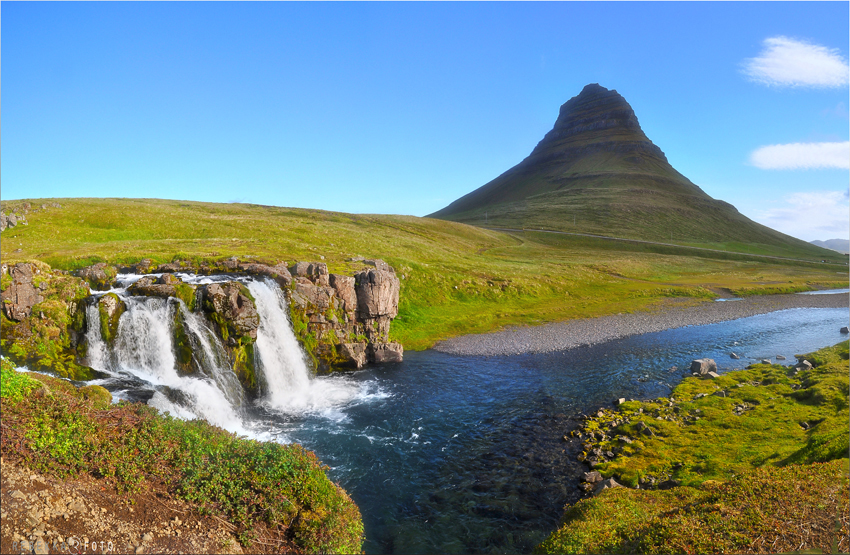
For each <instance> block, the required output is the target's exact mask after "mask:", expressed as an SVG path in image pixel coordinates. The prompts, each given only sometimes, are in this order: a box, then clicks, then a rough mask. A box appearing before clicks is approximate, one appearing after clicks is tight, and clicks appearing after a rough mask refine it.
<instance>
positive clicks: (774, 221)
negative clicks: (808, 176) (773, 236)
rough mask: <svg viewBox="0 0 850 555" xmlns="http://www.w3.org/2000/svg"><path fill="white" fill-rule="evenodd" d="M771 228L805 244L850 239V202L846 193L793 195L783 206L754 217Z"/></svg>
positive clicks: (825, 192)
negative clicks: (832, 239)
mask: <svg viewBox="0 0 850 555" xmlns="http://www.w3.org/2000/svg"><path fill="white" fill-rule="evenodd" d="M754 219H755V220H756V221H757V222H760V223H762V224H764V225H766V226H768V227H772V228H773V229H776V230H778V231H781V232H783V233H787V234H788V235H792V236H794V237H799V238H800V239H803V240H805V241H813V240H815V239H821V240H824V239H831V238H833V237H848V236H850V202H848V194H847V192H846V191H844V192H841V191H814V192H805V193H792V194H790V195H788V196H786V197H784V198H783V199H782V205H781V206H779V207H777V208H771V209H769V210H764V211H762V212H761V213H759V214H757V215H756V217H755V218H754Z"/></svg>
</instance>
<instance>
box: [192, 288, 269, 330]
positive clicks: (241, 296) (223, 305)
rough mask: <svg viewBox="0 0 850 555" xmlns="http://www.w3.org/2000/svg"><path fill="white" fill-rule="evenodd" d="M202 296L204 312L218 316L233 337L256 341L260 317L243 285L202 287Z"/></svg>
mask: <svg viewBox="0 0 850 555" xmlns="http://www.w3.org/2000/svg"><path fill="white" fill-rule="evenodd" d="M203 295H204V310H205V311H207V312H213V313H216V314H218V315H219V316H220V317H221V318H222V319H223V320H224V321H225V322H228V323H229V325H230V326H231V327H232V331H233V332H234V333H235V335H237V336H243V335H247V336H249V337H250V338H251V339H257V328H258V327H259V326H260V316H259V314H257V308H256V307H255V306H254V302H253V301H252V300H251V298H250V297H249V296H248V295H247V288H246V287H245V286H244V285H242V284H240V283H236V282H233V281H228V282H225V283H211V284H209V285H206V286H205V287H204V289H203ZM230 339H234V338H233V337H231V338H230Z"/></svg>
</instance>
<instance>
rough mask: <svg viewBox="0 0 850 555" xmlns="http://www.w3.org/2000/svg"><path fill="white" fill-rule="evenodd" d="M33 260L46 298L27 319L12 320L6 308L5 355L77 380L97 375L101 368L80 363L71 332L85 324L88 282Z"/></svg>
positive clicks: (0, 319)
mask: <svg viewBox="0 0 850 555" xmlns="http://www.w3.org/2000/svg"><path fill="white" fill-rule="evenodd" d="M4 242H5V241H4ZM4 261H5V257H4ZM33 264H34V266H35V268H36V270H37V271H38V272H39V274H38V275H36V276H34V279H33V283H34V285H36V286H37V287H40V288H39V294H40V295H41V296H42V297H43V298H44V300H43V301H42V302H40V303H38V304H36V305H35V306H34V307H33V315H34V317H32V318H28V319H26V320H25V321H23V322H16V321H13V320H10V319H9V318H7V317H6V313H5V311H2V313H0V345H2V349H3V355H4V356H7V357H9V358H10V359H12V360H13V361H14V362H15V363H16V364H19V365H21V366H27V367H28V368H30V369H32V370H38V371H48V372H53V373H55V374H57V375H59V376H62V377H65V378H70V379H73V380H91V379H93V378H95V377H96V376H97V375H98V373H97V372H95V371H94V370H92V369H91V368H88V367H86V366H81V365H79V364H77V362H76V360H75V359H76V355H77V351H76V350H75V349H74V348H73V347H72V345H71V335H70V334H71V333H72V332H73V331H76V332H80V331H82V330H83V328H84V324H85V305H84V302H83V300H84V299H85V298H86V297H87V296H88V294H89V290H88V286H87V285H85V283H84V282H82V281H81V280H80V279H78V278H74V277H71V276H68V275H63V274H62V273H60V272H53V273H51V271H50V268H49V267H48V266H47V265H46V264H44V263H43V262H38V261H35V262H33ZM6 287H8V284H7V285H6ZM42 288H43V289H42ZM116 323H117V321H116Z"/></svg>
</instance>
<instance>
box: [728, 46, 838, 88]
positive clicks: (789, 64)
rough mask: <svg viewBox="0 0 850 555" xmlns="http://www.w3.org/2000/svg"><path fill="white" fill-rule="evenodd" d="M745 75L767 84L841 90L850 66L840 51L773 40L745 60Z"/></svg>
mask: <svg viewBox="0 0 850 555" xmlns="http://www.w3.org/2000/svg"><path fill="white" fill-rule="evenodd" d="M743 72H744V74H746V75H747V76H748V77H749V78H750V79H752V80H753V81H756V82H758V83H763V84H765V85H776V86H787V87H841V86H844V85H846V84H847V83H848V80H850V67H848V65H847V62H846V61H845V60H844V58H843V57H842V56H841V54H840V53H839V52H838V50H837V49H834V48H827V47H825V46H820V45H818V44H811V43H809V42H804V41H799V40H794V39H790V38H788V37H782V36H780V37H771V38H768V39H765V40H764V50H762V52H761V54H759V56H758V57H756V58H748V59H746V60H744V69H743Z"/></svg>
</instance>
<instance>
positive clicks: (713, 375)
mask: <svg viewBox="0 0 850 555" xmlns="http://www.w3.org/2000/svg"><path fill="white" fill-rule="evenodd" d="M703 377H706V378H711V379H712V380H714V379H717V378H719V377H720V374H718V373H717V372H708V373H706V374H704V375H703Z"/></svg>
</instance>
